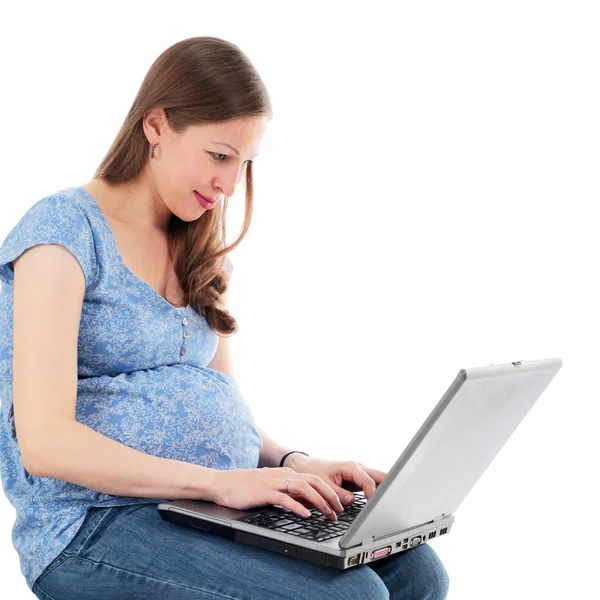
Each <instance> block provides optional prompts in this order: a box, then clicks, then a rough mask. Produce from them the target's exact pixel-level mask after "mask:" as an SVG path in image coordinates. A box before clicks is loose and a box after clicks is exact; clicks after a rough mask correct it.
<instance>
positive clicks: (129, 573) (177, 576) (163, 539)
mask: <svg viewBox="0 0 600 600" xmlns="http://www.w3.org/2000/svg"><path fill="white" fill-rule="evenodd" d="M102 510H110V511H113V512H112V513H111V514H109V515H108V516H107V517H106V518H105V519H104V520H101V521H99V522H98V523H97V524H96V526H95V527H92V528H90V529H89V530H88V531H86V532H85V533H84V534H83V535H82V536H80V537H79V534H78V536H76V538H77V539H76V540H73V542H75V543H72V544H70V545H69V546H68V547H67V548H66V549H65V551H64V552H63V553H62V554H61V555H60V556H59V557H58V558H57V560H56V561H55V563H56V564H54V565H51V566H50V567H51V568H49V569H47V570H46V571H45V572H44V573H43V574H42V576H41V577H40V579H39V580H38V581H37V582H36V586H35V587H34V593H36V595H37V596H38V598H43V599H44V600H71V599H73V600H74V599H75V598H77V599H78V600H86V599H88V598H90V599H91V598H93V599H94V600H103V599H107V600H108V599H110V600H121V599H123V600H125V599H127V600H136V599H138V598H139V599H140V600H142V599H144V600H154V599H157V600H158V599H160V600H164V599H165V598H169V600H179V599H180V598H182V599H183V598H186V600H192V599H196V598H198V599H202V600H208V599H210V600H215V599H216V598H219V599H223V598H227V599H232V600H254V599H260V600H270V599H273V600H313V599H317V598H318V599H321V598H324V597H328V598H331V599H332V600H338V599H339V600H342V599H344V600H352V599H355V598H356V599H358V598H360V599H363V598H369V599H371V600H380V599H381V600H387V599H389V597H390V596H389V593H388V589H387V587H386V586H385V584H384V582H383V581H382V579H381V577H380V576H379V575H378V574H377V573H376V572H375V571H374V570H373V569H370V568H366V567H359V568H356V569H349V570H347V571H340V570H337V569H332V568H330V567H324V566H321V565H315V564H313V563H310V562H307V561H303V560H298V559H295V558H292V557H289V556H285V555H282V554H277V553H275V552H271V551H270V550H265V549H263V548H255V547H253V546H248V545H246V544H241V543H239V542H235V541H233V540H231V539H227V538H224V537H220V536H218V535H215V534H211V533H206V532H204V531H200V530H196V529H192V528H188V527H183V526H181V525H176V524H174V523H170V522H168V521H164V520H163V519H162V518H161V516H160V514H159V512H158V511H157V510H156V504H144V505H138V506H129V507H125V508H122V507H118V508H116V509H102Z"/></svg>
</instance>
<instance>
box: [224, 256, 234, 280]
mask: <svg viewBox="0 0 600 600" xmlns="http://www.w3.org/2000/svg"><path fill="white" fill-rule="evenodd" d="M224 267H225V271H227V276H228V277H231V273H232V271H233V263H232V262H231V261H230V260H229V256H227V255H225V259H224Z"/></svg>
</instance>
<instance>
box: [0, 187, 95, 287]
mask: <svg viewBox="0 0 600 600" xmlns="http://www.w3.org/2000/svg"><path fill="white" fill-rule="evenodd" d="M73 190H74V188H66V189H65V190H61V191H58V192H55V193H53V194H50V195H49V196H46V197H44V198H42V199H41V200H39V201H38V202H36V203H35V204H33V205H32V206H31V207H30V208H29V209H28V210H27V211H26V212H25V213H24V214H23V216H22V217H21V218H20V220H19V221H18V222H17V224H16V225H15V226H14V227H13V229H12V230H11V231H10V232H9V233H8V235H7V236H6V238H5V239H4V242H3V243H2V246H1V247H0V280H1V281H3V282H4V283H6V284H8V285H12V283H13V281H14V273H13V270H12V266H11V263H12V261H14V260H15V259H16V258H17V257H18V256H20V255H21V254H22V253H23V252H24V251H25V250H27V249H28V248H31V247H33V246H36V245H38V244H60V245H62V246H65V247H66V248H67V249H68V250H69V251H70V252H71V254H73V255H74V256H75V258H77V260H78V261H79V263H80V265H81V267H82V270H83V272H84V275H85V278H86V289H89V288H90V287H91V286H92V285H93V282H94V279H95V275H96V271H97V264H96V256H95V249H94V236H93V231H92V226H91V223H90V220H89V218H88V215H87V213H86V211H85V209H84V206H83V205H82V203H81V201H80V200H79V199H78V196H77V194H75V193H73Z"/></svg>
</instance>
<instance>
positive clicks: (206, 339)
mask: <svg viewBox="0 0 600 600" xmlns="http://www.w3.org/2000/svg"><path fill="white" fill-rule="evenodd" d="M37 244H61V245H62V246H64V247H65V248H67V249H68V250H69V251H70V252H71V254H73V256H75V258H76V259H77V260H78V262H79V264H80V266H81V269H82V271H83V274H84V276H85V297H84V301H83V308H82V314H81V321H80V326H79V339H78V363H77V372H78V381H77V408H76V418H77V421H79V422H81V423H84V424H85V425H87V426H88V427H91V428H92V429H94V430H95V431H98V432H99V433H101V434H103V435H105V436H107V437H109V438H111V439H114V440H116V441H118V442H121V443H122V444H125V445H126V446H129V447H130V448H135V449H136V450H140V451H142V452H145V453H147V454H150V455H153V456H158V457H162V458H171V459H176V460H180V461H184V462H189V463H194V464H197V465H202V466H204V467H210V468H213V469H250V468H252V469H255V468H257V466H258V458H259V453H260V450H261V449H262V439H261V437H260V435H259V433H258V430H257V429H256V427H255V422H254V417H253V414H252V411H251V410H250V407H249V406H248V405H247V403H246V401H245V400H244V398H243V396H242V395H241V392H240V389H239V387H238V385H237V383H236V381H235V378H234V377H233V376H231V375H228V374H226V373H222V372H220V371H217V370H214V369H210V368H208V367H207V366H206V365H207V364H208V363H209V362H210V361H211V359H212V358H213V356H214V354H215V352H216V349H217V344H218V341H219V336H218V335H217V334H216V333H214V332H213V331H212V330H211V329H209V327H208V324H207V321H206V318H205V317H204V316H202V315H200V314H198V313H197V312H196V311H194V310H193V309H192V308H191V307H190V306H189V305H188V306H186V307H181V308H178V307H175V306H173V305H172V304H170V303H169V302H167V300H165V299H164V298H163V297H162V296H161V295H160V294H159V293H158V292H156V291H155V290H154V289H153V288H152V287H150V286H149V285H148V284H146V283H145V282H143V281H142V280H141V279H139V278H138V277H136V276H135V275H133V273H132V272H131V271H130V270H129V269H128V268H127V266H126V265H125V263H124V262H123V260H122V258H121V256H120V254H119V252H118V249H117V245H116V242H115V239H114V237H113V234H112V230H111V228H110V225H109V223H108V220H107V219H106V217H105V215H104V213H103V212H102V210H101V209H100V206H99V205H98V204H97V203H96V201H95V200H94V198H93V197H92V196H90V195H89V194H88V192H87V191H86V190H85V189H84V188H83V187H70V188H66V189H63V190H60V191H58V192H56V193H54V194H51V195H50V196H47V197H45V198H43V199H42V200H40V201H39V202H37V203H36V204H34V205H33V206H32V207H31V208H30V209H29V210H28V211H27V212H26V213H25V215H24V216H23V217H22V218H21V220H20V221H19V222H18V223H17V225H16V226H15V227H14V228H13V230H12V231H10V233H9V234H8V236H7V237H6V239H5V240H4V242H3V244H2V246H1V247H0V281H1V282H2V291H1V293H0V406H1V409H2V410H1V418H0V472H1V476H2V487H3V489H4V492H5V494H6V496H7V498H8V500H9V502H10V503H11V504H12V505H13V506H14V508H15V510H16V520H15V523H14V526H13V529H12V541H13V545H14V547H15V549H16V550H17V552H18V554H19V559H20V565H21V571H22V573H23V575H24V576H25V579H26V581H27V584H28V586H29V588H30V589H31V588H32V587H33V584H34V582H35V580H36V579H37V578H38V577H39V575H40V574H41V573H42V571H43V570H44V569H45V567H46V566H47V565H48V564H49V563H50V562H52V560H54V558H56V557H57V556H58V555H59V554H60V553H61V552H62V551H63V550H64V548H65V547H66V546H67V544H68V543H69V542H70V541H71V540H72V539H73V537H74V536H75V534H76V533H77V531H78V529H79V527H80V526H81V524H82V523H83V520H84V518H85V516H86V514H87V510H88V508H90V507H92V506H104V507H108V506H120V505H128V504H138V503H159V502H165V501H167V500H169V499H167V498H137V497H123V496H113V495H110V494H103V493H100V492H97V491H94V490H90V489H87V488H85V487H82V486H79V485H76V484H74V483H69V482H66V481H62V480H59V479H53V478H49V477H36V476H33V475H31V474H30V473H28V472H27V471H26V470H25V468H24V467H23V462H22V460H21V454H20V451H19V445H18V440H17V437H16V431H15V424H14V416H13V405H12V384H13V382H12V355H13V292H14V287H13V283H14V273H13V269H12V265H11V261H13V260H15V259H16V258H17V257H18V256H19V255H21V254H22V253H23V252H24V251H25V250H26V249H27V248H31V247H32V246H35V245H37ZM225 266H226V270H227V272H228V273H229V274H231V271H232V270H233V266H232V264H231V261H229V259H228V258H227V257H226V259H225ZM48 352H52V348H48ZM34 368H35V367H34ZM42 400H43V399H42V398H40V399H39V401H42Z"/></svg>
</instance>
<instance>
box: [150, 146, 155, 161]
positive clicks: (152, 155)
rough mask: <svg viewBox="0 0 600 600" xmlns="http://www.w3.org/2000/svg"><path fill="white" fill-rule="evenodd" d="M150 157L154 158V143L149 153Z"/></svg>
mask: <svg viewBox="0 0 600 600" xmlns="http://www.w3.org/2000/svg"><path fill="white" fill-rule="evenodd" d="M150 158H154V144H152V154H151V155H150Z"/></svg>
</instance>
